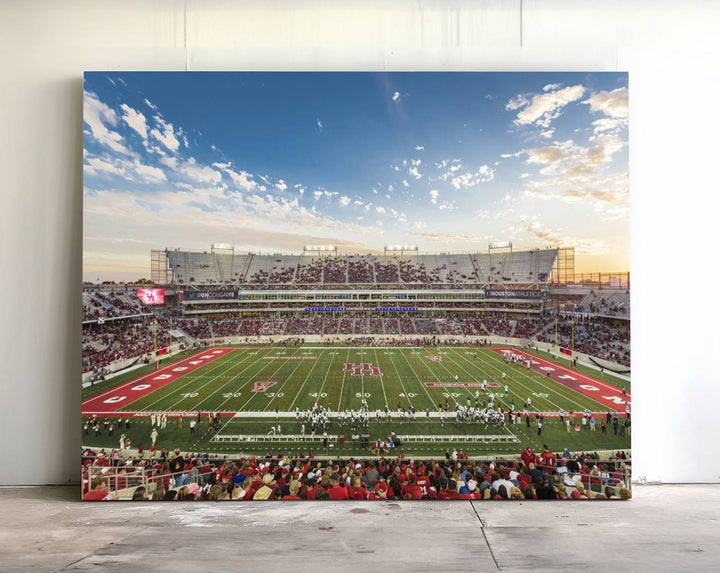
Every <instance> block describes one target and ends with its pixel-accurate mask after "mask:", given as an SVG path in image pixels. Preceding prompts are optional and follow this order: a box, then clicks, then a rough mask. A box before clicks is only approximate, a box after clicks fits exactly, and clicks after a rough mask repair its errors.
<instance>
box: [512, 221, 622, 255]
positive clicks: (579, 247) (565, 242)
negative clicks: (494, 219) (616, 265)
mask: <svg viewBox="0 0 720 573" xmlns="http://www.w3.org/2000/svg"><path fill="white" fill-rule="evenodd" d="M517 230H519V231H525V232H527V233H529V234H530V235H532V236H533V237H534V238H535V239H539V240H541V241H544V242H545V243H549V244H552V245H562V246H563V247H575V253H576V254H578V255H608V254H610V253H611V252H612V250H611V249H610V247H608V245H607V243H606V242H605V240H604V239H581V238H578V237H571V236H562V235H561V234H560V233H559V232H557V231H551V230H549V229H547V228H545V227H544V225H543V224H542V223H540V222H539V221H533V222H530V223H527V224H525V226H524V227H521V228H519V229H517Z"/></svg>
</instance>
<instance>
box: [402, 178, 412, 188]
mask: <svg viewBox="0 0 720 573" xmlns="http://www.w3.org/2000/svg"><path fill="white" fill-rule="evenodd" d="M402 184H403V186H404V187H410V183H408V182H407V181H405V179H403V182H402Z"/></svg>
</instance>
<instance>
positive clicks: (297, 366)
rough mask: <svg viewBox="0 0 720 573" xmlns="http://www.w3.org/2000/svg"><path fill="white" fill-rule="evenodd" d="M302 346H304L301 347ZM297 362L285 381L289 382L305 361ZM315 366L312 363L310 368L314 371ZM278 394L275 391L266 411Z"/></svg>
mask: <svg viewBox="0 0 720 573" xmlns="http://www.w3.org/2000/svg"><path fill="white" fill-rule="evenodd" d="M300 348H302V347H300ZM295 362H297V364H296V365H295V368H293V370H292V372H290V374H288V375H287V377H286V378H285V380H284V383H287V381H288V380H290V379H292V377H293V374H295V371H296V370H297V369H298V368H300V366H301V365H302V363H303V360H296V361H295ZM316 362H317V360H316ZM313 368H315V364H313V365H312V368H310V370H311V371H312V369H313ZM284 387H285V385H284V384H283V388H284ZM258 393H259V392H258ZM277 395H278V393H277V392H274V396H273V397H272V398H270V402H268V403H267V406H265V411H266V412H267V411H268V409H269V408H270V404H271V403H272V401H273V400H274V399H275V398H277Z"/></svg>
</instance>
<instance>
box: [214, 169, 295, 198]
mask: <svg viewBox="0 0 720 573" xmlns="http://www.w3.org/2000/svg"><path fill="white" fill-rule="evenodd" d="M213 167H217V168H218V169H221V170H222V171H224V172H225V173H227V174H228V175H229V176H230V178H231V179H232V180H233V183H235V185H237V186H238V187H240V188H241V189H244V190H245V191H254V190H255V189H258V188H259V187H258V184H257V182H255V181H253V179H252V177H253V176H252V175H251V174H250V173H248V172H246V171H242V170H241V171H240V172H237V171H234V170H233V169H231V168H230V164H229V163H213ZM301 194H302V193H301Z"/></svg>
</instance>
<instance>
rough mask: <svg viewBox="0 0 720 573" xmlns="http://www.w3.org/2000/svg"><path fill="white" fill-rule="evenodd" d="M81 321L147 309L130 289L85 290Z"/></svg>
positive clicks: (121, 315) (119, 315)
mask: <svg viewBox="0 0 720 573" xmlns="http://www.w3.org/2000/svg"><path fill="white" fill-rule="evenodd" d="M82 309H83V321H87V320H97V319H99V318H116V317H123V316H135V315H138V314H143V313H147V312H148V309H147V307H146V306H145V304H143V302H142V301H141V300H140V299H139V298H137V296H135V294H134V292H132V291H128V292H126V291H116V290H111V291H105V292H103V291H101V290H99V289H98V290H95V291H85V292H83V295H82Z"/></svg>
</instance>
